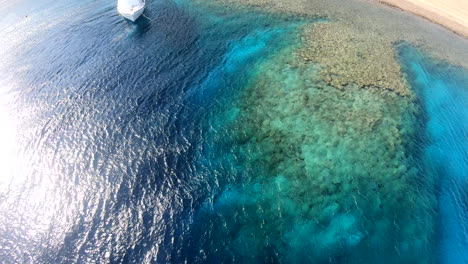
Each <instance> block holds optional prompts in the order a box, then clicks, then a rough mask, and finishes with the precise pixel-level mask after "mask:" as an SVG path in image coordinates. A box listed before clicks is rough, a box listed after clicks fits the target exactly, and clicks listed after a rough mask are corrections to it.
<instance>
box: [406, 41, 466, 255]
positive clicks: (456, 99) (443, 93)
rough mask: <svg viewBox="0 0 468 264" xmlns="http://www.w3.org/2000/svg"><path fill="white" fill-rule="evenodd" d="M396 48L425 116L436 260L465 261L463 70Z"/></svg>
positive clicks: (464, 104) (464, 107) (426, 153)
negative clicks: (434, 191)
mask: <svg viewBox="0 0 468 264" xmlns="http://www.w3.org/2000/svg"><path fill="white" fill-rule="evenodd" d="M399 52H400V56H401V60H402V63H403V65H404V66H405V69H406V71H407V73H408V77H409V80H410V82H411V85H412V87H413V88H414V89H415V91H416V93H417V94H418V96H419V98H420V100H421V104H422V107H423V108H424V111H425V113H426V118H427V123H426V124H425V131H426V133H427V136H428V138H429V141H428V144H427V146H425V159H426V160H425V166H427V167H428V168H430V170H431V172H432V173H434V174H435V175H436V177H437V186H438V195H439V206H438V210H439V216H438V235H437V237H438V241H437V244H438V247H439V248H438V262H439V263H468V253H467V252H468V251H467V248H468V232H467V231H468V203H467V202H468V89H467V88H468V71H467V70H466V69H463V68H460V67H455V66H452V65H449V64H447V63H444V62H440V61H437V60H431V59H430V58H428V57H427V56H425V55H424V54H423V53H421V52H420V51H418V50H417V49H415V48H412V47H410V46H402V47H400V50H399Z"/></svg>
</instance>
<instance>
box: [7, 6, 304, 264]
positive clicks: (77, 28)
mask: <svg viewBox="0 0 468 264" xmlns="http://www.w3.org/2000/svg"><path fill="white" fill-rule="evenodd" d="M114 4H115V3H114V1H108V2H107V3H105V4H103V3H97V2H93V1H85V2H80V3H77V2H74V1H69V2H64V3H53V4H51V6H50V7H49V8H45V6H43V5H39V6H36V7H35V8H31V9H32V10H31V13H29V14H28V11H29V10H28V9H29V8H30V7H29V8H25V7H24V6H22V5H18V6H13V7H11V8H10V10H8V11H3V12H18V13H19V14H20V15H18V16H16V17H14V16H13V18H10V21H8V20H7V19H8V17H7V19H5V20H7V21H6V22H9V23H17V21H16V20H20V21H21V20H23V19H28V18H29V19H31V20H32V21H31V22H27V24H26V27H28V26H31V27H34V25H35V24H36V23H39V26H44V27H45V26H46V24H47V19H54V20H55V21H56V22H57V23H56V24H53V25H52V26H51V27H49V28H47V29H44V30H39V31H38V32H37V34H34V36H33V37H32V38H31V40H30V41H27V42H24V43H20V45H19V46H18V47H15V49H14V52H15V53H16V56H14V60H11V61H7V62H6V63H7V64H6V65H4V66H5V67H4V68H2V75H3V77H4V79H5V80H8V81H11V82H13V81H14V82H15V86H14V87H11V88H10V87H9V90H6V91H3V92H4V93H5V94H6V95H5V98H8V101H7V102H6V103H5V104H6V105H7V107H8V108H9V109H10V110H11V112H12V113H16V115H17V119H20V117H22V118H23V119H22V120H20V122H19V124H18V126H19V131H20V134H21V135H20V136H19V138H20V143H19V144H18V145H19V146H20V149H19V150H18V151H19V152H20V153H21V154H20V155H21V156H22V158H23V160H24V163H23V164H21V166H22V167H23V168H25V169H24V170H25V171H23V172H21V173H19V174H21V175H22V177H24V178H21V177H20V176H16V175H13V177H11V178H9V177H6V179H5V181H4V182H3V181H2V184H3V185H2V190H1V196H0V198H1V200H0V202H1V205H2V206H1V211H2V217H1V218H0V219H1V223H2V228H1V230H0V236H1V243H0V258H1V259H2V261H3V262H7V263H14V262H43V263H54V262H55V263H59V262H60V263H68V262H76V261H77V262H81V263H83V262H89V261H92V260H94V261H98V262H102V261H105V260H106V259H107V260H111V261H114V262H134V263H138V262H141V261H143V260H153V261H154V260H157V261H158V262H161V263H163V262H174V263H182V262H184V261H186V260H190V262H193V261H194V257H195V256H197V255H198V252H195V253H194V252H191V250H192V249H191V247H190V243H191V241H190V237H189V235H188V234H189V232H188V229H190V227H191V225H192V222H193V221H192V216H193V212H194V211H195V210H197V208H199V207H200V204H201V203H202V202H203V201H204V199H205V198H206V196H207V195H208V194H209V190H207V189H208V188H209V185H208V184H207V183H206V178H208V177H207V175H203V171H201V170H200V169H199V167H200V166H198V165H196V164H195V163H194V162H193V160H194V158H195V156H196V155H197V153H198V152H199V149H200V148H202V146H201V145H200V144H201V140H202V138H203V134H204V133H205V132H206V130H209V129H210V125H209V124H208V123H207V120H208V119H209V118H208V116H209V115H211V114H213V113H212V112H211V110H210V108H211V107H213V106H215V105H220V104H222V103H223V101H229V98H230V97H231V96H235V91H236V90H237V89H241V87H242V84H243V83H244V82H245V81H246V80H248V78H249V75H250V73H249V68H250V67H251V65H253V64H254V63H256V62H257V61H260V60H262V58H266V57H267V56H268V54H269V53H272V52H274V51H275V49H277V48H280V47H281V45H283V44H282V43H283V42H284V41H280V40H281V38H283V39H284V38H285V37H286V36H287V34H288V32H290V31H291V30H292V29H293V28H294V27H295V26H296V25H297V23H296V22H294V21H286V20H284V19H281V18H273V17H268V16H266V15H263V14H259V13H256V14H243V13H242V12H238V13H237V14H236V13H230V12H229V13H228V12H225V11H223V10H220V11H217V10H214V9H212V10H211V13H207V12H206V11H205V10H203V8H200V9H195V7H192V6H190V5H188V4H184V3H175V2H172V1H152V2H151V3H150V4H149V6H148V7H147V11H146V12H145V16H146V17H147V18H142V19H140V20H139V21H138V23H136V24H132V23H129V22H127V21H125V20H123V19H122V18H121V17H120V16H118V15H117V14H116V12H115V6H114ZM23 14H24V16H26V15H28V18H26V17H23ZM5 30H6V29H5ZM23 30H24V29H23ZM23 66H27V70H24V71H23V70H21V69H22V67H23ZM23 69H24V68H23ZM207 162H209V161H207ZM36 202H37V203H36ZM34 219H36V220H37V221H36V220H34Z"/></svg>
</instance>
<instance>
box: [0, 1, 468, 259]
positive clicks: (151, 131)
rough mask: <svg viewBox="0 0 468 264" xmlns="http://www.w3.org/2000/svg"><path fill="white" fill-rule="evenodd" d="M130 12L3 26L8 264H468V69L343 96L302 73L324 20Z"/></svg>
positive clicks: (406, 52) (424, 57)
mask: <svg viewBox="0 0 468 264" xmlns="http://www.w3.org/2000/svg"><path fill="white" fill-rule="evenodd" d="M46 4H47V5H46ZM114 4H115V3H114V2H113V1H108V2H99V3H98V2H95V1H80V2H78V1H63V2H60V3H52V2H51V1H41V2H40V3H35V4H32V2H31V3H30V4H29V5H27V4H26V3H16V4H12V5H10V6H7V7H4V8H6V9H0V13H7V14H8V15H7V16H5V17H2V18H1V19H2V22H5V23H2V26H0V30H1V32H0V33H3V34H2V35H1V36H3V37H2V39H1V40H2V41H4V43H7V44H8V45H6V46H5V47H8V49H7V50H6V51H1V52H0V55H3V56H2V64H1V65H0V77H1V82H0V84H1V89H2V90H1V100H0V103H1V108H0V110H1V112H0V118H1V121H2V122H3V123H4V124H6V126H5V127H6V128H5V129H4V131H6V132H4V133H3V134H2V140H3V141H1V142H2V143H5V144H3V145H5V146H6V147H5V148H3V149H2V150H1V152H0V154H1V156H0V157H2V161H5V162H3V163H2V167H3V168H8V169H9V170H6V169H4V173H3V174H2V175H3V176H1V177H0V212H1V214H0V223H1V225H0V258H1V261H2V262H5V263H75V262H78V263H81V262H83V263H90V262H93V261H94V262H99V263H233V262H243V263H464V262H467V255H466V253H465V252H468V250H465V249H466V248H467V247H468V243H467V236H468V231H467V228H468V225H467V223H466V219H467V216H466V213H467V212H468V209H467V206H466V198H467V195H466V194H467V192H466V191H467V189H466V188H467V187H466V179H467V177H468V176H467V175H466V172H467V166H468V165H467V159H468V154H467V149H468V146H467V144H468V143H467V142H468V140H467V135H468V133H467V127H466V126H467V124H468V122H467V121H468V120H467V116H468V109H467V101H468V98H467V96H468V92H467V89H468V84H467V82H468V81H467V76H468V74H467V70H466V69H462V68H459V67H455V66H451V65H449V64H446V63H443V62H439V61H435V60H433V59H431V58H429V57H428V54H426V53H424V51H421V50H418V49H416V48H414V47H412V46H410V45H402V46H399V47H398V49H396V51H398V54H397V55H398V56H399V58H400V62H401V64H402V66H403V67H404V70H405V72H406V73H407V78H408V81H409V83H410V84H411V86H412V88H413V89H414V91H415V93H416V95H417V96H416V98H417V100H413V99H408V98H402V97H400V96H399V95H397V94H395V93H393V92H382V91H379V90H377V89H372V88H366V89H363V88H361V87H357V86H355V85H349V86H347V87H346V90H337V89H335V88H333V87H329V86H326V85H323V83H321V82H320V79H319V76H318V75H317V69H318V67H320V65H317V64H315V63H312V62H307V63H306V62H300V63H298V61H297V60H296V57H295V56H294V54H295V51H296V49H297V48H298V47H300V45H301V42H300V39H299V33H300V30H301V26H302V25H304V24H305V23H317V22H320V23H324V22H327V21H328V20H326V19H313V18H300V19H299V18H295V17H292V16H289V15H284V16H280V15H275V16H273V15H268V14H267V13H262V12H259V11H258V10H255V11H252V10H248V9H234V8H226V7H214V6H205V5H202V4H196V3H192V2H189V1H151V2H149V5H148V8H147V11H146V12H145V15H146V16H147V17H148V18H150V19H151V20H150V19H148V18H142V19H140V20H139V21H138V22H137V23H136V24H132V23H129V22H127V21H125V20H123V19H122V18H121V17H120V16H118V15H117V14H116V13H115V6H114ZM26 15H27V16H28V17H25V16H26ZM52 17H53V18H54V20H53V21H55V23H49V21H50V18H52ZM332 19H333V18H330V21H332ZM13 25H15V26H13ZM4 36H8V37H4ZM10 36H14V37H12V38H10ZM22 38H24V40H23V41H18V40H21V39H22ZM6 58H7V59H6ZM7 132H8V133H7ZM10 132H11V133H10ZM12 142H13V143H12Z"/></svg>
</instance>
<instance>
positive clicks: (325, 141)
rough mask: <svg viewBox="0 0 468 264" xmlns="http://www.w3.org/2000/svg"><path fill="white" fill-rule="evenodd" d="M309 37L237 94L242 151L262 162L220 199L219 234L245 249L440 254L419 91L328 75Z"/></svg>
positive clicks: (371, 259) (359, 256) (246, 164)
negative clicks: (417, 126)
mask: <svg viewBox="0 0 468 264" xmlns="http://www.w3.org/2000/svg"><path fill="white" fill-rule="evenodd" d="M301 47H302V46H301V45H298V46H296V47H290V48H288V49H285V50H283V51H282V52H281V53H278V54H277V55H275V56H274V58H272V59H270V60H268V61H266V62H264V63H262V64H261V65H259V66H258V68H257V69H256V70H255V72H257V74H256V75H255V76H256V77H255V78H254V79H253V80H252V81H251V82H250V84H249V85H248V87H247V88H246V90H245V91H244V94H243V96H242V98H241V99H240V100H239V101H238V105H237V107H236V118H235V121H234V122H233V123H232V124H231V127H230V129H229V131H233V133H234V139H233V141H232V142H231V149H233V152H234V154H233V156H234V157H236V158H235V159H234V158H233V159H232V160H236V162H237V166H238V167H237V169H238V170H242V169H246V170H247V168H255V169H253V173H250V174H251V175H250V177H248V179H243V182H242V183H240V185H232V186H231V187H230V188H228V189H227V190H225V191H224V192H222V193H221V194H220V195H219V196H218V197H217V198H215V199H214V207H213V208H214V211H213V213H215V215H217V217H218V218H219V219H218V221H221V222H223V223H225V224H224V225H225V228H226V229H222V230H217V232H220V233H223V232H226V234H224V233H223V235H222V234H218V235H219V236H220V237H223V236H228V237H231V238H232V240H233V241H234V242H232V243H231V244H229V245H227V247H228V248H231V249H232V250H233V251H234V253H233V254H235V255H238V256H242V257H243V258H244V259H243V260H244V261H252V262H256V261H260V260H264V259H268V258H269V257H271V256H272V255H273V256H277V259H276V260H277V261H283V262H287V263H297V262H301V261H307V262H313V263H322V262H323V263H325V262H327V263H361V262H365V263H377V262H378V263H397V262H398V263H416V262H417V263H431V262H432V261H433V260H432V259H431V248H432V236H433V220H434V219H433V217H434V215H433V210H434V208H435V198H434V193H433V186H432V181H431V179H430V177H428V176H427V175H425V172H424V170H423V169H421V168H420V167H419V166H418V162H419V161H418V159H417V153H411V152H410V150H411V149H413V148H415V147H414V145H415V144H417V140H416V138H415V131H414V130H413V127H414V126H413V125H414V121H415V118H416V115H417V114H418V109H417V108H416V107H415V104H414V102H413V101H412V99H411V98H410V97H403V96H401V95H399V94H398V93H397V92H396V91H393V90H391V89H389V90H382V89H380V88H379V87H374V86H368V87H366V89H363V88H362V87H359V86H358V85H356V84H354V83H349V84H347V85H345V86H343V89H337V88H336V87H335V86H330V85H328V84H327V82H326V81H325V80H323V75H322V74H321V73H320V71H321V67H320V66H318V65H315V64H312V63H309V62H306V61H304V60H303V58H302V56H300V52H299V51H300V49H301ZM291 54H296V55H295V56H291ZM325 78H326V77H325ZM229 112H232V111H231V110H227V112H226V116H229V115H230V114H228V113H229ZM223 140H225V139H223ZM241 157H244V158H241ZM232 160H231V161H232ZM426 178H427V179H426ZM220 219H221V220H220Z"/></svg>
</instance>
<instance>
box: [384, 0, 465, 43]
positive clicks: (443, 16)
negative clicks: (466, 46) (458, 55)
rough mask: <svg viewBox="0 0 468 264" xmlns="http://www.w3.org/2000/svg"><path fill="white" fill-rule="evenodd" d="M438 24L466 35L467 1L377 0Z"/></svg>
mask: <svg viewBox="0 0 468 264" xmlns="http://www.w3.org/2000/svg"><path fill="white" fill-rule="evenodd" d="M377 1H378V2H380V3H383V4H386V5H390V6H393V7H397V8H400V9H402V10H405V11H408V12H411V13H414V14H416V15H419V16H422V17H424V18H426V19H428V20H430V21H432V22H434V23H437V24H440V25H442V26H444V27H446V28H448V29H450V30H452V31H453V32H455V33H457V34H459V35H461V36H464V37H468V1H465V0H377Z"/></svg>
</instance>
